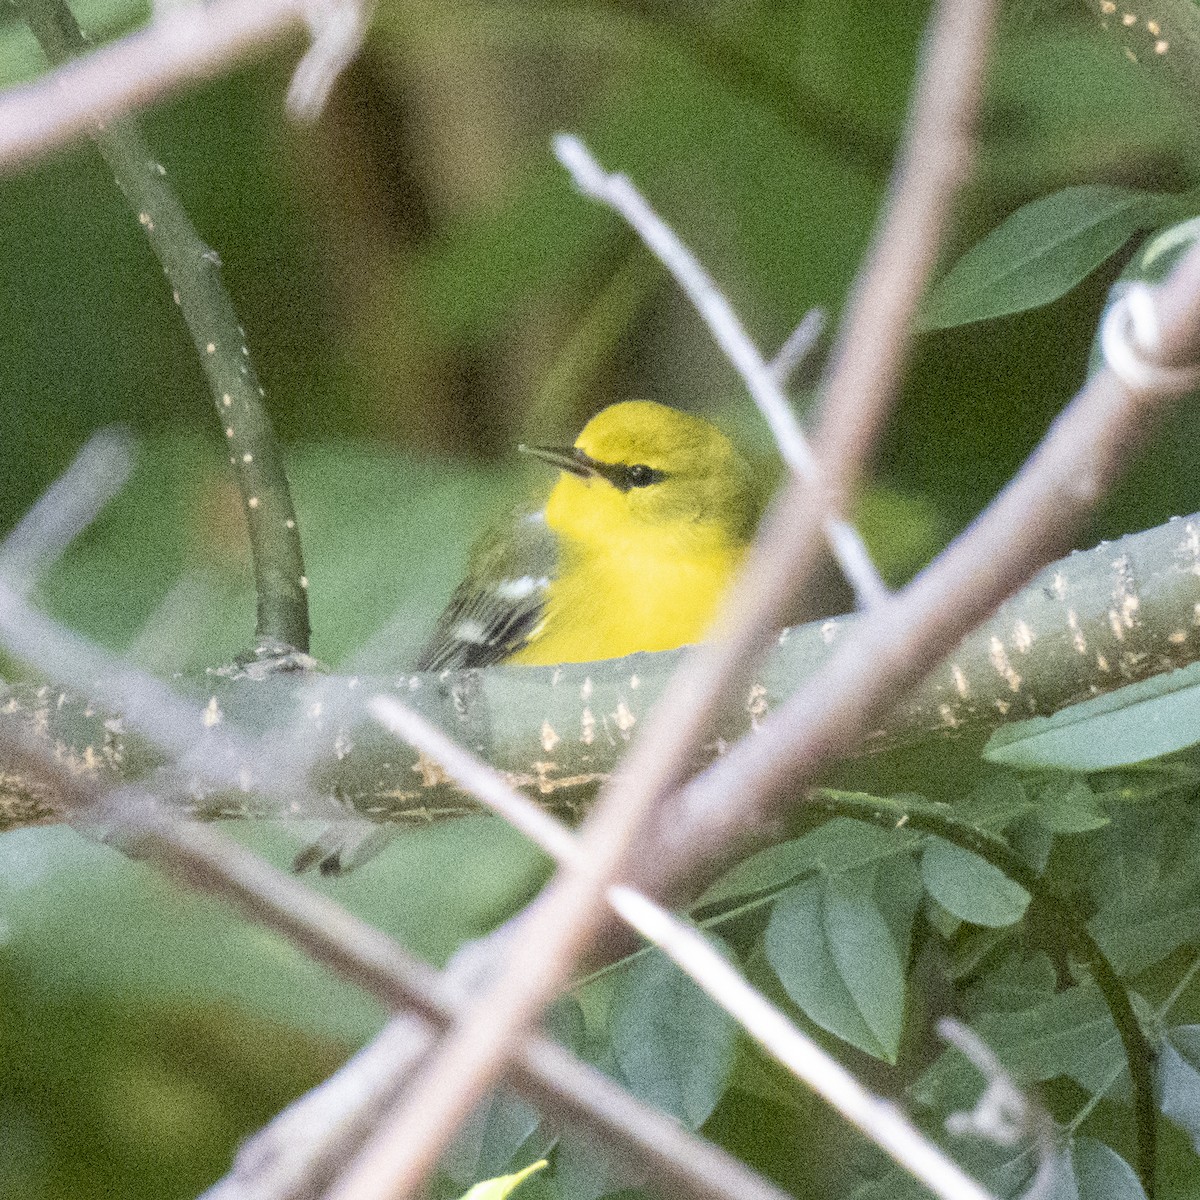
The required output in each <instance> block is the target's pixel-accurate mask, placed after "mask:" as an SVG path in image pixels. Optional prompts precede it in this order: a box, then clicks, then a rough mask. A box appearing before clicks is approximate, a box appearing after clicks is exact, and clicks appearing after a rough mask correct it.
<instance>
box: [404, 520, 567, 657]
mask: <svg viewBox="0 0 1200 1200" xmlns="http://www.w3.org/2000/svg"><path fill="white" fill-rule="evenodd" d="M557 560H558V549H557V539H556V538H555V536H554V534H553V533H551V532H550V530H549V529H547V528H546V521H545V518H544V517H543V515H542V513H541V511H540V510H539V511H531V512H522V513H519V514H517V516H516V517H515V519H513V520H511V521H509V522H508V523H507V524H506V525H505V526H504V528H502V529H500V530H498V531H496V532H494V533H493V534H491V535H490V536H489V537H487V538H485V539H484V540H483V541H482V542H481V543H480V544H479V546H478V547H477V548H476V550H475V552H474V553H473V554H472V556H471V564H470V568H469V571H468V574H467V578H466V579H465V580H464V581H463V582H462V583H461V584H459V586H458V588H457V590H456V591H455V593H454V595H453V596H451V597H450V603H449V604H448V605H447V606H446V610H445V612H443V613H442V615H441V617H439V618H438V623H437V625H436V626H435V627H434V630H433V633H432V634H431V635H430V638H429V641H428V642H427V643H426V646H425V649H424V650H423V651H422V652H421V656H420V658H419V659H418V660H417V670H419V671H444V670H447V669H453V668H464V667H486V666H488V665H489V664H491V663H496V662H502V661H503V660H504V659H506V658H508V657H509V656H510V655H512V654H515V653H516V652H517V651H518V650H520V649H521V647H522V646H524V645H526V644H527V643H528V642H529V641H530V639H531V638H532V637H534V636H536V633H537V627H538V625H539V623H540V622H541V620H542V618H543V616H544V615H545V609H546V594H547V591H548V589H549V587H550V581H551V580H552V579H553V578H554V573H555V570H556V569H557Z"/></svg>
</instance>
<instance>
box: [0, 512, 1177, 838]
mask: <svg viewBox="0 0 1200 1200" xmlns="http://www.w3.org/2000/svg"><path fill="white" fill-rule="evenodd" d="M1198 603H1200V515H1197V516H1195V517H1188V518H1183V519H1181V520H1178V521H1171V522H1169V523H1167V524H1166V525H1162V526H1159V527H1158V528H1156V529H1150V530H1147V531H1146V532H1144V533H1137V534H1131V535H1129V536H1128V537H1125V538H1121V539H1120V540H1119V541H1117V542H1112V543H1108V544H1106V545H1103V546H1099V547H1097V548H1096V549H1094V550H1090V551H1087V552H1085V553H1078V554H1073V555H1071V556H1070V557H1068V558H1066V559H1063V560H1062V561H1060V562H1058V563H1054V564H1052V565H1051V566H1050V567H1048V568H1047V569H1046V570H1045V571H1044V572H1042V574H1041V575H1039V576H1038V577H1036V578H1035V579H1034V581H1033V582H1032V583H1031V584H1030V585H1029V586H1028V587H1026V588H1024V589H1023V590H1022V591H1020V592H1019V593H1017V595H1015V596H1014V597H1013V598H1012V599H1011V600H1010V601H1009V602H1008V603H1007V604H1005V605H1004V606H1003V607H1002V608H1001V609H1000V610H999V612H998V613H997V614H996V616H995V617H993V618H992V620H990V621H989V622H988V623H987V624H985V625H983V626H981V627H980V628H979V629H978V630H976V631H975V632H974V633H972V634H971V635H970V636H969V637H967V638H966V639H965V640H964V641H963V643H962V644H961V645H960V646H959V648H958V650H957V651H956V652H955V654H954V656H953V657H952V658H951V659H950V661H949V662H947V663H945V664H944V665H943V666H942V667H940V668H939V669H938V670H937V671H935V672H934V674H933V675H931V676H930V677H929V678H928V679H927V680H926V681H925V682H924V683H922V684H921V685H920V686H919V687H918V688H916V689H915V690H914V691H913V692H912V693H911V694H910V696H909V698H908V699H907V700H906V701H905V702H904V703H903V704H902V705H901V706H900V707H899V708H897V709H896V710H895V712H894V713H893V714H892V715H891V717H889V719H888V722H887V724H886V725H885V726H883V727H881V728H880V729H879V730H877V731H876V732H875V734H874V735H872V737H871V738H870V739H869V740H868V743H867V745H866V746H865V747H863V748H862V752H863V753H872V752H874V751H879V750H886V749H889V748H891V747H894V746H900V745H911V744H912V743H914V742H917V741H920V740H922V739H925V738H928V737H931V736H942V737H951V738H957V737H962V736H964V735H968V734H969V735H973V736H975V737H979V736H981V735H984V734H986V733H987V732H988V731H989V730H992V729H995V728H997V727H998V726H1000V725H1002V724H1004V723H1006V722H1011V721H1015V720H1018V719H1021V718H1024V717H1028V716H1032V715H1035V714H1043V715H1044V714H1049V713H1053V712H1055V711H1057V710H1058V709H1060V708H1063V707H1065V706H1067V705H1069V704H1073V703H1075V702H1077V701H1079V700H1085V699H1088V698H1089V697H1092V696H1095V695H1098V694H1100V693H1103V692H1110V691H1114V690H1115V689H1116V688H1118V687H1120V686H1121V685H1123V684H1125V683H1131V682H1134V681H1136V680H1139V679H1144V678H1148V677H1150V676H1153V675H1159V674H1162V673H1164V672H1169V671H1171V670H1172V669H1173V668H1176V667H1182V666H1186V665H1187V664H1189V663H1191V662H1194V661H1196V660H1197V659H1198V658H1200V624H1197V621H1196V611H1197V610H1196V605H1197V604H1198ZM854 620H855V618H853V617H845V618H840V619H837V620H831V621H819V622H814V623H813V624H810V625H802V626H797V627H796V628H794V629H791V630H789V631H788V632H787V633H786V635H784V636H783V637H782V638H781V639H780V642H779V644H778V645H777V646H776V647H775V649H774V650H773V651H772V652H771V654H770V655H769V657H768V659H767V661H766V662H765V663H764V664H763V666H762V669H761V670H760V672H759V673H758V674H757V675H756V676H755V678H754V680H753V682H752V684H751V686H750V688H749V689H748V691H746V692H745V693H742V694H739V695H737V696H731V697H730V698H729V703H728V705H727V706H726V709H725V712H724V715H723V716H722V718H721V721H720V723H719V725H718V727H717V728H716V729H715V731H714V733H715V738H714V741H713V742H712V743H710V744H709V746H708V747H707V750H706V753H707V754H708V755H710V756H712V757H716V756H717V755H719V754H720V753H721V752H722V750H723V748H724V747H725V746H727V745H730V744H732V743H733V742H735V741H736V740H737V739H738V738H740V737H742V736H744V735H745V734H746V733H747V732H749V731H750V730H752V729H754V728H756V727H757V726H758V725H759V724H760V723H761V721H762V718H763V717H764V716H765V715H766V714H767V713H769V712H770V711H771V710H772V709H773V708H775V707H777V706H778V705H780V704H781V703H783V702H784V701H785V700H786V699H787V698H788V697H789V696H790V695H791V694H792V693H793V692H794V691H795V690H796V689H797V687H798V686H799V685H800V684H801V683H802V681H803V680H804V679H805V678H807V677H808V676H810V675H811V674H812V673H813V672H814V671H815V670H816V669H817V668H818V667H819V666H820V665H821V664H822V662H824V661H825V659H826V658H828V656H829V655H830V653H831V652H832V649H833V647H835V646H836V645H837V642H838V640H839V639H840V638H841V637H842V636H844V634H845V631H846V630H847V629H848V628H849V627H850V625H851V624H852V622H853V621H854ZM42 623H43V624H45V622H44V619H43V622H42ZM32 630H33V627H32V625H31V623H30V622H29V621H28V620H27V619H23V618H21V617H20V615H19V614H13V613H5V612H0V642H3V643H5V644H6V645H7V646H8V648H9V649H10V651H11V652H13V653H15V654H16V655H17V656H18V657H21V658H24V659H26V660H27V661H29V662H30V663H32V664H35V665H36V664H37V663H38V662H39V660H41V661H48V660H46V658H45V655H44V653H42V652H40V651H39V646H42V645H43V643H44V641H45V638H46V637H48V636H50V634H49V633H41V634H37V635H35V634H34V633H33V632H32ZM18 635H19V636H21V637H23V638H25V642H24V643H22V644H21V645H20V646H18V645H17V644H16V641H15V640H14V639H15V638H16V637H17V636H18ZM681 653H682V652H681V651H677V650H670V651H665V652H663V653H661V654H636V655H632V656H630V657H629V658H622V659H612V660H610V661H607V662H599V663H574V664H567V665H564V666H561V667H509V666H500V667H489V668H487V669H485V670H481V671H463V672H452V673H447V674H446V675H444V676H443V675H436V674H413V675H402V676H399V677H397V676H395V675H391V676H387V677H380V678H371V677H368V676H363V677H354V678H349V677H343V678H338V677H325V678H324V679H323V680H322V681H321V687H322V689H323V691H324V697H323V699H322V701H321V703H319V704H314V703H313V700H314V696H313V695H312V693H311V692H310V691H309V690H308V689H309V688H310V687H311V686H312V681H311V680H307V679H304V678H294V677H293V678H287V677H285V678H268V679H265V680H253V679H231V678H225V677H223V676H221V675H210V676H203V677H200V678H198V679H192V680H190V681H183V683H182V684H181V686H183V687H184V689H185V690H186V691H188V692H189V693H190V694H192V695H193V696H195V697H197V698H198V699H199V701H200V705H201V707H205V706H207V707H205V717H204V721H205V722H206V723H211V724H213V725H214V726H216V725H228V726H232V727H236V728H238V729H241V730H244V731H245V732H246V733H247V734H250V735H253V734H257V733H262V734H270V735H271V736H272V738H273V739H275V741H276V743H277V744H278V741H279V739H280V738H281V737H283V736H284V735H288V734H290V735H291V736H293V737H295V736H296V735H297V734H299V735H300V736H301V737H302V739H303V743H304V745H305V748H306V751H307V752H309V753H310V754H311V755H312V759H311V761H312V762H313V764H314V770H313V781H314V784H315V786H317V787H318V788H319V789H321V790H322V791H324V792H326V793H327V794H331V795H333V796H336V797H337V798H338V800H339V802H340V803H341V804H342V805H343V808H344V811H345V812H346V813H347V815H363V816H366V817H367V818H369V819H371V820H375V821H381V822H398V823H413V822H424V821H428V820H433V819H437V818H439V817H448V816H457V815H461V814H463V813H467V812H472V811H476V810H477V806H476V805H475V803H474V801H472V800H471V799H470V798H469V797H466V796H464V795H463V794H462V793H461V792H459V791H457V790H456V789H455V788H454V787H453V786H452V785H451V784H450V783H449V781H448V780H447V779H446V777H445V775H444V774H443V773H442V772H441V771H439V770H437V769H436V768H435V767H433V766H432V765H431V764H429V763H427V762H424V761H423V760H421V759H420V758H419V756H418V755H416V754H415V753H414V752H412V751H411V750H410V749H408V748H407V747H405V746H403V745H400V744H399V743H397V742H396V741H395V740H394V739H392V738H390V737H389V736H387V735H385V734H384V733H383V731H382V730H380V729H379V728H378V726H376V725H375V723H374V722H373V721H371V720H370V719H368V718H367V716H366V714H365V712H364V709H363V702H364V701H365V700H366V699H367V698H368V697H370V696H372V695H375V694H378V693H384V694H390V695H394V696H397V697H398V698H399V699H401V700H403V701H404V702H405V703H406V704H410V705H412V706H413V707H415V708H416V709H418V710H419V711H420V712H421V713H422V715H423V716H425V717H426V718H427V719H429V720H431V721H433V722H434V723H435V724H437V725H439V726H440V727H441V728H443V729H444V730H445V731H446V732H447V733H448V734H449V735H450V736H452V737H454V738H456V739H458V740H459V741H461V742H463V744H464V745H467V746H469V747H470V748H471V749H472V750H474V751H475V752H476V753H478V754H480V755H482V756H483V757H484V758H486V759H487V760H488V761H489V762H491V763H492V764H493V765H494V766H496V767H497V768H499V769H500V770H501V771H503V772H505V773H506V775H507V776H508V777H509V779H510V780H511V781H512V782H514V783H515V784H516V785H517V786H520V787H523V788H525V789H526V790H528V791H529V792H530V794H531V795H533V796H534V798H535V799H538V800H540V801H542V802H544V803H546V804H547V805H548V806H549V807H552V808H554V809H555V810H556V811H560V812H564V813H566V814H568V815H570V814H572V813H575V812H577V811H578V810H579V808H580V806H581V805H583V804H585V803H586V802H587V801H588V800H589V799H590V796H591V793H592V792H593V791H594V790H595V787H596V785H597V784H598V783H599V782H600V781H601V780H603V779H605V778H606V777H607V775H608V773H609V772H610V771H611V770H612V769H613V767H614V766H615V764H616V763H617V762H618V761H619V759H620V758H621V756H622V754H623V753H624V751H625V748H626V746H627V744H628V742H629V740H630V739H631V738H632V737H634V736H635V735H636V734H637V732H638V730H639V727H640V723H641V721H642V720H643V718H644V717H645V716H646V714H647V713H648V712H649V710H650V707H651V706H652V704H653V703H654V701H655V700H656V699H657V698H658V696H659V694H660V692H661V691H662V689H663V688H664V687H665V686H666V684H667V680H668V679H669V677H670V674H671V672H672V671H673V670H674V668H675V667H676V665H677V664H678V661H679V658H680V655H681ZM77 658H78V655H77V654H75V653H74V652H72V653H71V654H65V655H63V656H61V657H60V659H59V661H60V662H61V663H62V666H61V667H57V668H55V670H56V678H57V680H60V681H61V682H62V683H63V684H65V685H67V687H68V688H73V689H74V690H73V691H60V690H59V689H57V688H48V687H37V686H32V685H20V686H15V687H11V688H9V689H7V691H4V692H0V722H3V721H6V720H8V721H19V722H32V723H33V724H34V725H35V726H36V727H38V728H40V729H41V730H42V731H43V732H44V733H45V735H46V736H48V737H50V738H51V739H53V740H54V741H55V742H56V743H57V744H58V745H59V746H60V747H61V753H62V754H63V755H65V756H67V757H68V758H70V759H71V760H73V761H75V762H76V763H77V764H78V765H79V766H80V767H81V768H82V769H84V770H89V771H95V772H98V773H101V774H103V775H105V776H106V777H108V778H110V779H112V780H114V781H116V780H134V779H145V778H146V777H147V776H148V775H150V774H152V773H153V772H154V771H155V770H156V769H157V768H158V767H159V766H160V765H161V764H162V762H163V761H164V760H163V756H162V755H161V754H160V753H158V752H156V751H155V750H154V749H153V747H151V746H149V745H148V744H147V743H146V742H145V740H144V739H141V738H139V737H138V734H137V730H136V729H133V728H128V727H126V726H125V725H124V724H122V723H119V722H118V723H114V720H113V718H115V717H118V716H119V715H120V714H117V713H114V712H111V711H108V712H106V711H104V709H103V707H102V706H101V705H100V704H99V702H98V701H97V699H96V697H95V696H90V695H88V694H86V692H84V691H83V689H85V688H88V687H90V686H92V684H91V681H92V680H94V679H96V678H98V677H99V674H103V671H102V670H101V669H100V668H99V667H97V668H96V669H95V670H92V668H91V666H90V665H89V666H88V667H87V668H86V669H84V667H83V665H82V664H80V665H79V670H78V671H77V674H76V676H75V677H69V676H67V675H66V674H65V672H66V670H68V667H67V664H68V663H70V662H72V661H75V659H77ZM43 669H44V670H45V669H47V668H45V667H43ZM89 671H90V674H89V673H88V672H89ZM199 724H200V722H198V725H199ZM207 727H208V726H207V724H205V725H204V726H203V727H200V728H198V729H197V731H196V732H197V736H198V737H200V738H203V736H204V735H205V730H206V728H207ZM757 736H759V737H763V736H766V735H765V734H763V733H761V732H760V733H759V734H758V735H757ZM3 769H4V764H3V763H2V762H0V771H2V770H3ZM261 769H262V764H261V763H257V762H256V763H248V764H247V771H248V772H249V775H250V776H251V777H256V776H257V775H258V774H259V772H260V770H261ZM16 783H19V780H18V779H16V777H13V778H10V779H9V780H8V783H7V784H6V782H5V777H4V776H2V775H0V828H5V827H9V828H11V827H15V826H16V825H18V824H22V823H26V821H27V820H28V818H27V816H26V815H25V814H27V813H29V811H30V809H29V806H28V803H27V801H26V800H23V799H22V795H21V791H20V788H19V787H17V786H16ZM174 795H175V796H176V799H177V803H178V804H179V806H180V808H181V810H182V811H184V812H188V811H192V812H199V813H204V814H208V815H212V814H216V815H225V816H245V815H250V814H252V813H256V814H260V815H267V816H270V815H279V814H278V812H277V810H276V809H275V808H274V807H273V806H271V805H270V804H264V803H263V802H262V801H261V800H259V799H258V798H257V797H256V796H255V795H254V794H253V793H252V792H250V793H242V792H237V793H235V794H232V795H216V794H214V793H213V792H212V791H211V790H208V789H205V788H203V787H200V786H197V787H196V788H195V789H194V791H193V792H192V793H191V794H189V795H183V796H180V795H179V794H178V792H175V793H174ZM6 811H7V817H6ZM294 815H297V816H304V815H307V816H312V817H321V816H326V815H328V814H327V813H307V814H305V813H296V814H294ZM42 816H43V819H45V814H44V813H43V814H42Z"/></svg>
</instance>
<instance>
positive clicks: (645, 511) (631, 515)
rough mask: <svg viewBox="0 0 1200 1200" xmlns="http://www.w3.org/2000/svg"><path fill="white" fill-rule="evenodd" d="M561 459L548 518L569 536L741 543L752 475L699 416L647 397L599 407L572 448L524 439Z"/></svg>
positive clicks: (752, 506) (746, 531) (612, 542)
mask: <svg viewBox="0 0 1200 1200" xmlns="http://www.w3.org/2000/svg"><path fill="white" fill-rule="evenodd" d="M522 449H523V450H525V452H526V453H529V454H533V455H535V456H536V457H538V458H542V459H544V460H546V461H547V462H550V463H552V464H553V465H555V466H557V467H559V468H560V469H561V470H562V475H561V477H560V478H559V481H558V483H557V484H556V485H555V487H554V490H553V491H552V492H551V493H550V499H549V501H548V502H547V504H546V523H547V525H549V526H550V528H551V529H553V530H554V531H555V532H556V533H558V534H561V535H562V536H563V537H565V538H568V539H571V540H572V541H575V542H579V543H584V544H590V545H593V546H595V547H597V548H600V547H608V548H612V549H615V550H618V551H619V549H620V547H621V544H622V543H625V542H630V541H637V542H640V543H645V542H647V541H650V542H653V541H656V540H658V539H660V538H661V539H662V541H663V542H664V543H666V548H668V549H669V548H670V546H671V545H672V544H674V545H675V546H677V547H678V548H680V549H685V548H696V549H699V548H702V547H705V546H712V547H714V548H716V547H717V546H719V545H740V544H741V543H743V542H744V541H746V539H747V538H748V537H749V536H750V534H751V532H752V531H753V527H754V519H755V515H756V508H757V505H756V500H755V495H754V489H753V487H752V485H751V475H750V470H749V467H748V466H747V465H746V462H745V460H744V459H743V458H742V457H741V455H740V454H738V452H737V451H736V450H735V449H734V447H733V444H732V443H731V442H730V441H729V439H728V438H727V437H726V436H725V435H724V434H723V433H721V432H720V430H718V429H717V428H715V427H714V426H713V425H710V424H709V423H708V422H707V421H705V420H703V419H701V418H700V417H694V416H691V415H689V414H688V413H682V412H678V411H677V410H676V409H673V408H667V407H666V406H665V405H663V404H656V403H654V402H653V401H651V400H627V401H624V402H623V403H620V404H612V405H610V406H609V407H608V408H606V409H604V410H603V411H601V412H599V413H597V415H596V416H594V417H593V418H592V419H591V420H590V421H589V422H588V423H587V424H586V425H585V426H584V427H583V431H582V432H581V433H580V435H579V437H578V438H577V439H576V441H575V445H574V446H573V447H572V448H570V449H557V448H553V447H548V446H532V447H522Z"/></svg>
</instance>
